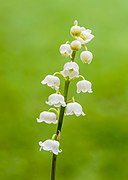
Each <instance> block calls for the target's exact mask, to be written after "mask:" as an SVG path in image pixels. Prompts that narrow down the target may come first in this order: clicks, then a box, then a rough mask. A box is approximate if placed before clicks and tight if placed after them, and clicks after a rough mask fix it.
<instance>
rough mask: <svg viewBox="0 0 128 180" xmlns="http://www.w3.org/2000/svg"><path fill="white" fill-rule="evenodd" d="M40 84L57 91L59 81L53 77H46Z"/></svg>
mask: <svg viewBox="0 0 128 180" xmlns="http://www.w3.org/2000/svg"><path fill="white" fill-rule="evenodd" d="M41 84H47V85H48V86H49V87H51V88H53V89H55V90H58V89H59V86H60V79H59V78H58V77H56V76H53V75H47V76H46V77H45V79H44V80H43V81H41Z"/></svg>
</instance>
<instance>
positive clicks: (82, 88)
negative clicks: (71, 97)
mask: <svg viewBox="0 0 128 180" xmlns="http://www.w3.org/2000/svg"><path fill="white" fill-rule="evenodd" d="M76 86H77V93H80V92H84V93H86V92H88V93H92V89H91V86H92V84H91V82H89V81H87V80H82V81H79V82H78V83H77V84H76Z"/></svg>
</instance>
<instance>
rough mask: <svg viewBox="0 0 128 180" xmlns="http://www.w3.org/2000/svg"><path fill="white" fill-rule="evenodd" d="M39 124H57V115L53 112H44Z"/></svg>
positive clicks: (38, 119)
mask: <svg viewBox="0 0 128 180" xmlns="http://www.w3.org/2000/svg"><path fill="white" fill-rule="evenodd" d="M37 122H46V123H47V124H51V123H53V124H56V123H57V122H58V121H57V119H56V114H55V113H53V112H48V111H44V112H41V113H40V116H39V118H37Z"/></svg>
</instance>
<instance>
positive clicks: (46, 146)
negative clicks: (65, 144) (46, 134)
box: [39, 139, 62, 155]
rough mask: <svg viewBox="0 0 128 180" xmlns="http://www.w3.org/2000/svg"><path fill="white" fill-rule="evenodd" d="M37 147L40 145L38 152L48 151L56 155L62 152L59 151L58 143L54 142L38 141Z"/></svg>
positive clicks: (49, 140)
mask: <svg viewBox="0 0 128 180" xmlns="http://www.w3.org/2000/svg"><path fill="white" fill-rule="evenodd" d="M39 145H40V151H41V150H45V151H50V152H52V153H54V154H56V155H58V153H60V152H62V150H59V146H60V143H59V142H58V141H56V140H51V139H48V140H46V141H44V142H42V141H40V142H39Z"/></svg>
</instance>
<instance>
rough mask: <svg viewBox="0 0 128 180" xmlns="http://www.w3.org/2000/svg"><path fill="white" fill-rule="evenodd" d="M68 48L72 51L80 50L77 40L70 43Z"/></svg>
mask: <svg viewBox="0 0 128 180" xmlns="http://www.w3.org/2000/svg"><path fill="white" fill-rule="evenodd" d="M70 46H71V49H72V50H73V51H79V50H80V49H81V43H80V41H78V40H74V41H72V42H71V45H70Z"/></svg>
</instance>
